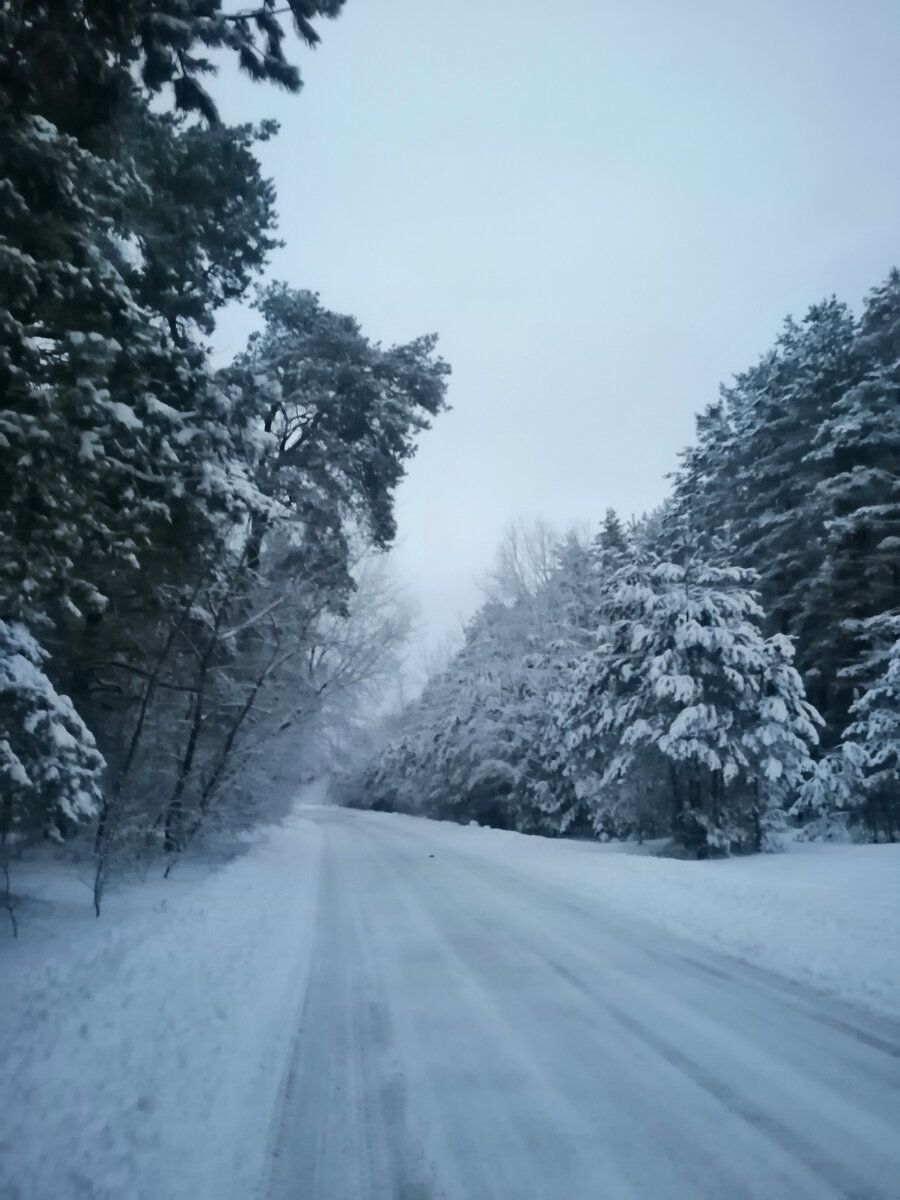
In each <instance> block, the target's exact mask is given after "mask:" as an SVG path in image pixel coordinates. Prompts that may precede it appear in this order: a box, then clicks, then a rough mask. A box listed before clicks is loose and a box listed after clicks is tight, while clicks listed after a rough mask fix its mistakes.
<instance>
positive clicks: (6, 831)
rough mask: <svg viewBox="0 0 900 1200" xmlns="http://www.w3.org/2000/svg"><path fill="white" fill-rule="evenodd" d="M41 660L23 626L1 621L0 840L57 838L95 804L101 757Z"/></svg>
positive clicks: (43, 657) (43, 654) (38, 649)
mask: <svg viewBox="0 0 900 1200" xmlns="http://www.w3.org/2000/svg"><path fill="white" fill-rule="evenodd" d="M46 659H47V653H46V651H45V650H43V649H42V648H41V647H40V646H39V645H38V643H37V642H36V641H35V640H34V638H33V637H32V636H31V634H29V633H28V631H27V630H26V629H25V627H24V626H23V625H21V624H17V623H12V624H9V623H7V622H6V621H0V842H5V841H6V840H7V839H8V838H9V837H11V836H16V835H23V834H30V833H35V832H38V831H39V832H42V833H45V834H50V835H56V836H58V835H59V833H60V832H61V831H68V830H69V829H71V828H72V827H73V826H75V825H76V824H78V823H80V822H83V821H85V820H87V819H89V818H90V817H92V816H93V815H94V814H95V812H96V811H97V808H98V805H99V801H100V777H101V772H102V770H103V766H104V763H103V759H102V757H101V756H100V754H99V753H98V751H97V748H96V746H95V744H94V739H93V737H92V736H91V734H90V733H89V731H88V730H87V728H86V727H85V725H84V722H83V721H82V720H81V718H80V717H79V716H78V714H77V713H76V712H75V709H74V708H73V706H72V702H71V701H70V700H69V699H68V697H67V696H61V695H59V693H58V692H57V691H56V689H55V688H54V686H53V684H52V683H51V682H50V680H49V679H48V678H47V675H46V674H45V672H44V666H45V663H46Z"/></svg>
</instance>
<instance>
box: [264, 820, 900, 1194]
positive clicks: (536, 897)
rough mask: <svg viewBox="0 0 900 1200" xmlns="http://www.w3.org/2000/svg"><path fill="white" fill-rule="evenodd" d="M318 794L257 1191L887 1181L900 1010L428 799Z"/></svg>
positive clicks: (886, 1184)
mask: <svg viewBox="0 0 900 1200" xmlns="http://www.w3.org/2000/svg"><path fill="white" fill-rule="evenodd" d="M308 815H309V819H311V820H315V821H316V822H318V823H319V824H320V825H321V827H322V833H323V843H324V848H323V860H322V872H321V884H320V895H319V904H318V913H317V918H316V920H317V928H316V933H315V944H314V949H313V961H312V969H311V977H310V982H309V988H308V991H307V994H306V998H305V1002H304V1006H303V1010H302V1017H301V1021H300V1027H299V1030H298V1032H297V1036H296V1039H295V1043H294V1050H293V1057H292V1061H291V1063H290V1067H289V1072H288V1078H287V1083H286V1087H285V1093H284V1097H283V1099H282V1103H281V1110H280V1113H279V1116H278V1121H277V1126H276V1130H275V1133H274V1135H273V1155H272V1171H271V1178H270V1180H269V1183H268V1190H267V1192H266V1193H265V1195H266V1196H267V1200H382V1198H384V1200H532V1198H533V1200H744V1198H747V1200H750V1198H751V1197H752V1198H755V1200H837V1198H838V1197H842V1198H846V1197H853V1198H854V1200H864V1198H866V1200H869V1198H871V1200H900V1027H898V1025H897V1024H896V1023H893V1022H890V1021H888V1020H882V1019H880V1018H878V1017H875V1016H872V1015H870V1014H867V1013H865V1012H863V1011H862V1010H857V1009H854V1008H851V1007H849V1006H847V1005H844V1004H841V1003H839V1002H837V1001H832V1000H829V999H827V998H825V997H823V996H821V995H819V994H818V993H815V992H813V991H811V990H807V989H805V988H803V987H801V986H798V985H796V984H793V983H789V982H787V981H785V980H782V979H781V978H780V977H778V976H775V975H770V974H767V973H766V972H763V971H760V970H757V969H755V968H751V967H747V966H744V965H742V964H741V963H739V962H737V961H735V960H733V959H730V958H727V957H724V956H721V955H717V954H714V953H711V952H709V951H707V950H704V949H700V948H698V947H697V946H695V945H693V944H692V943H690V942H687V941H679V940H678V939H676V938H673V937H672V936H671V935H669V934H667V933H663V932H662V931H660V930H657V929H655V928H654V927H653V926H651V925H648V924H644V923H641V922H638V921H632V920H630V919H629V918H627V917H624V916H622V915H621V914H619V913H616V912H614V911H612V910H610V909H608V908H606V907H602V906H600V905H598V904H597V903H595V902H593V901H591V900H589V899H586V898H585V897H583V896H581V895H579V894H578V893H577V892H575V891H569V890H567V889H565V888H563V887H560V886H555V887H552V886H550V885H547V884H544V883H539V882H538V883H536V882H535V881H534V880H532V879H531V878H529V877H528V876H527V875H526V874H524V873H522V872H517V871H515V870H514V869H512V868H510V867H509V866H508V865H507V864H505V863H504V861H503V859H502V857H499V856H498V858H497V860H496V862H492V863H488V864H486V862H485V860H484V859H483V858H482V857H475V856H468V855H466V854H465V853H464V852H462V851H460V850H459V849H458V848H457V847H445V846H444V845H443V844H442V840H441V828H442V827H441V826H440V825H438V824H430V823H428V822H424V821H423V822H422V823H421V825H416V826H413V824H412V823H411V822H410V823H401V822H393V821H391V820H390V819H388V820H378V819H375V818H374V817H372V816H370V815H369V814H365V813H354V812H347V811H340V810H328V809H310V810H309V813H308ZM432 856H433V857H432ZM885 952H886V953H891V952H897V948H896V947H894V948H893V949H892V948H890V947H885Z"/></svg>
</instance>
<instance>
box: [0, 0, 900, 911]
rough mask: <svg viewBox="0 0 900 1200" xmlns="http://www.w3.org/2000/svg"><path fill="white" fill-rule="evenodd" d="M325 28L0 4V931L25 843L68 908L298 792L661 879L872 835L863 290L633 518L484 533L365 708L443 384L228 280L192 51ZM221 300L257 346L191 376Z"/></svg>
mask: <svg viewBox="0 0 900 1200" xmlns="http://www.w3.org/2000/svg"><path fill="white" fill-rule="evenodd" d="M341 7H342V0H290V2H289V4H288V5H287V6H279V7H276V6H275V4H274V3H273V0H263V2H262V3H261V4H259V5H258V6H257V7H249V8H247V9H245V10H241V11H239V12H237V13H235V14H232V15H226V14H224V13H223V12H222V11H221V8H220V5H219V4H218V3H214V2H206V0H161V2H155V3H153V4H147V3H144V2H142V0H115V2H109V0H84V2H83V3H81V4H77V5H72V4H63V3H54V2H50V0H48V2H44V3H40V4H33V3H28V2H26V0H12V2H10V3H6V4H4V5H3V7H2V11H0V62H2V77H3V81H4V82H3V86H2V89H0V145H2V151H3V163H4V168H3V179H2V182H0V323H2V340H0V395H2V410H0V848H2V849H0V853H2V859H0V865H2V867H3V872H4V874H3V876H2V877H0V888H5V891H2V890H0V896H4V897H5V901H4V902H5V904H6V906H7V907H8V908H9V910H10V915H11V916H12V917H13V922H14V921H15V918H14V912H13V906H14V903H15V899H14V884H11V883H10V878H11V874H10V873H11V872H12V875H14V873H15V860H16V857H17V856H19V855H21V854H22V853H23V851H24V850H25V849H27V847H28V846H30V845H34V844H35V843H39V842H43V841H45V840H46V839H51V840H53V841H57V842H69V841H71V842H75V841H78V839H81V844H83V845H85V846H88V847H89V849H90V854H91V856H92V857H91V862H92V864H93V865H92V890H93V902H94V906H95V908H96V910H97V912H98V913H99V912H100V909H101V905H102V902H103V897H104V889H105V887H106V885H107V882H108V881H109V879H110V877H111V875H112V874H113V873H115V872H116V871H120V870H124V869H127V868H128V867H130V866H131V865H133V864H134V863H136V862H144V863H145V862H147V861H148V860H158V861H159V863H160V865H161V866H162V867H163V869H168V867H170V866H171V865H172V863H173V862H175V861H177V860H178V857H179V856H180V855H181V854H183V853H184V851H185V850H187V849H188V848H189V847H192V846H194V845H196V844H197V843H198V842H200V841H202V839H203V838H204V837H206V836H209V835H211V834H215V833H217V832H219V831H221V830H229V829H231V830H233V829H245V828H252V827H253V826H254V825H256V824H259V823H262V822H270V821H272V820H273V819H277V818H278V817H279V816H281V815H282V814H283V813H284V812H285V811H286V810H287V807H288V806H289V804H290V801H291V799H292V795H293V791H294V790H295V785H296V783H297V781H298V780H299V779H301V778H305V777H309V776H310V775H312V774H315V773H317V772H336V773H337V775H338V789H339V794H340V796H341V798H342V799H343V801H344V802H345V803H347V804H351V805H354V806H358V807H369V808H375V809H379V810H389V811H399V812H404V813H416V814H423V815H428V816H434V817H438V818H442V819H449V820H453V821H457V822H462V823H466V822H469V821H476V822H478V823H480V824H487V825H493V826H496V827H499V828H505V829H513V830H518V831H522V832H528V833H538V834H545V835H552V836H556V835H568V836H578V837H588V838H600V839H604V840H608V839H613V838H621V839H645V838H657V837H669V838H671V839H672V843H673V853H682V854H685V855H690V856H693V857H700V858H705V857H708V856H709V855H712V854H727V853H731V852H739V851H760V850H765V849H773V848H776V847H777V845H778V839H779V835H780V834H781V832H782V831H783V830H784V829H786V828H788V827H792V828H799V829H802V830H803V832H804V835H805V836H809V837H836V836H848V835H849V836H853V837H856V838H859V839H863V840H872V841H893V840H894V839H895V838H896V837H897V836H898V833H900V274H898V273H897V272H895V271H891V272H890V273H889V274H888V275H887V278H886V281H885V282H884V283H883V284H881V285H879V286H876V287H875V288H874V289H873V290H872V291H871V293H870V295H869V297H868V300H867V302H866V304H865V306H864V308H863V310H862V311H861V312H860V313H854V312H852V311H851V310H850V309H849V308H848V307H847V306H846V305H845V304H843V303H841V302H840V301H838V300H837V299H828V300H825V301H823V302H821V303H817V304H814V305H813V307H811V308H810V309H809V312H808V313H807V315H806V316H805V317H804V318H803V319H802V320H799V321H794V320H788V321H787V322H786V323H785V326H784V329H783V332H782V333H781V335H780V337H779V338H778V341H777V343H776V345H775V346H774V347H773V348H772V349H771V350H769V351H767V352H765V353H764V354H763V356H762V357H761V358H760V360H759V362H758V363H756V364H755V365H753V366H751V367H749V368H748V369H746V370H743V371H742V372H741V373H739V374H737V375H736V376H735V377H734V379H733V381H732V382H730V383H728V384H726V385H725V386H724V387H723V390H722V392H721V395H720V397H719V399H718V400H717V401H715V402H714V403H710V404H708V405H707V407H705V408H703V411H702V412H701V414H700V416H699V417H698V418H697V434H696V441H695V444H694V445H692V446H691V447H689V448H688V449H686V450H685V451H684V452H683V453H682V455H681V459H680V465H679V466H678V468H677V470H676V471H675V472H674V474H673V477H672V487H671V495H670V498H669V500H668V501H667V502H666V503H665V504H664V505H663V506H662V507H660V508H659V509H658V510H657V511H654V512H651V513H648V514H646V515H644V516H641V517H639V518H636V519H632V518H628V519H624V518H623V517H621V516H619V515H617V514H616V512H615V511H613V510H609V511H607V512H606V514H605V515H602V514H600V513H585V514H584V519H585V521H586V522H587V523H588V524H589V525H590V526H591V532H590V533H589V534H587V535H585V534H582V533H575V532H573V533H570V534H568V535H566V536H562V537H556V536H555V535H553V534H551V533H550V532H549V531H548V529H547V528H546V527H545V526H543V525H542V524H540V523H536V524H534V525H533V526H525V525H520V526H518V527H516V528H514V529H513V530H511V532H510V534H509V536H508V538H507V540H506V541H505V542H504V544H503V545H502V546H501V548H500V553H499V558H498V565H497V568H496V570H495V571H494V573H493V575H492V577H491V579H490V581H489V584H488V587H487V593H488V594H487V599H486V602H485V603H484V605H483V607H482V608H481V609H480V610H479V611H478V612H477V613H476V614H475V616H474V617H473V618H472V619H471V621H470V622H469V624H468V625H467V627H466V629H465V634H464V639H463V644H462V646H461V648H459V649H458V650H457V651H456V652H455V653H453V654H452V655H451V656H450V658H449V661H448V662H446V664H445V665H444V666H442V667H441V669H439V670H437V671H435V672H434V673H433V674H432V675H431V677H430V678H429V680H428V682H427V683H426V685H425V687H424V690H423V691H422V692H421V695H419V696H418V697H417V698H416V699H414V700H413V701H412V702H411V703H409V704H408V705H406V706H405V707H404V708H403V710H402V711H400V712H392V713H390V714H389V715H388V716H387V717H385V716H384V715H383V713H384V702H383V699H382V697H383V693H384V688H385V685H386V684H388V683H391V682H392V681H393V680H394V679H395V678H396V675H397V673H398V671H400V669H401V660H402V652H403V645H404V639H405V637H406V634H407V632H408V625H409V617H408V613H407V610H406V607H405V604H404V602H403V600H402V598H401V597H399V596H398V595H397V594H396V592H395V590H394V588H393V585H392V583H391V580H390V575H389V573H388V572H387V571H386V569H385V565H384V552H385V551H386V550H387V549H388V548H389V547H390V546H391V544H392V542H393V541H394V538H395V535H396V528H395V519H394V511H393V498H394V492H395V489H396V487H397V485H398V484H399V482H400V480H401V479H402V477H403V475H404V469H405V464H406V463H407V462H408V460H409V459H410V457H411V456H412V454H413V453H414V451H415V447H416V443H417V439H418V438H419V437H420V435H424V436H429V435H428V434H427V433H426V431H427V430H428V429H429V426H430V424H431V422H432V419H433V418H435V417H437V416H439V414H440V413H441V411H442V410H443V409H444V408H445V407H446V393H447V387H448V378H449V371H450V368H449V366H448V365H447V364H446V363H445V362H444V361H443V360H442V358H441V357H440V355H439V353H438V350H437V338H436V336H435V335H434V334H432V333H428V332H426V333H423V335H422V336H421V337H418V338H416V339H415V340H413V341H411V342H408V343H406V344H401V345H390V346H384V345H382V344H380V343H378V342H375V341H373V340H370V338H369V337H367V336H366V333H365V331H364V330H363V329H362V328H361V327H360V325H359V323H358V322H357V321H356V320H355V319H354V318H353V317H352V316H347V315H343V314H341V313H337V312H332V311H328V310H327V309H326V308H325V307H323V305H322V304H321V302H320V300H319V298H318V297H317V295H316V293H315V292H313V291H310V290H306V288H307V286H309V285H312V286H314V285H315V281H307V280H289V281H287V282H281V283H266V284H265V285H264V286H259V283H260V280H262V278H263V273H264V269H265V268H266V265H267V262H268V259H269V255H270V254H271V252H272V251H273V250H274V249H275V248H276V247H277V246H278V245H279V241H278V230H277V207H276V205H277V198H276V196H275V192H274V187H273V185H272V184H271V183H270V182H269V181H268V180H267V179H266V178H265V177H264V175H263V172H262V170H261V167H260V164H259V161H258V159H257V157H256V152H255V150H256V147H258V146H259V144H260V143H262V142H265V141H267V140H269V139H271V138H273V137H275V136H276V134H277V127H276V125H275V124H274V122H271V121H263V122H261V123H259V124H256V125H251V124H244V125H236V126H230V125H227V124H225V123H223V122H222V121H221V120H220V119H219V117H218V114H217V109H216V87H217V81H216V77H215V76H216V71H217V69H218V68H219V67H220V66H221V67H223V68H224V67H225V66H227V67H228V68H232V67H236V68H239V69H240V70H241V71H242V72H243V73H244V74H245V75H247V76H249V77H250V78H251V79H253V80H255V81H257V82H258V83H259V85H260V86H261V87H265V86H272V87H279V88H282V89H286V90H288V91H298V90H299V89H300V83H301V81H300V76H299V73H298V71H297V69H296V67H295V66H294V65H293V57H294V54H293V53H292V49H291V47H292V46H293V50H294V51H297V52H298V53H299V52H300V51H301V50H302V49H305V48H311V47H314V46H315V45H316V43H317V42H318V41H319V32H318V28H319V25H320V19H321V18H331V17H335V16H337V15H338V13H339V10H340V9H341ZM298 102H299V103H302V100H300V101H298ZM887 265H888V264H886V268H887ZM811 299H813V298H812V297H811ZM349 300H350V302H351V303H352V297H350V298H349ZM238 302H242V303H245V304H252V305H254V306H255V308H256V310H257V311H258V313H259V316H260V319H261V323H262V327H261V330H260V332H258V333H255V334H253V335H252V336H251V337H250V339H249V341H248V344H247V345H246V348H245V349H244V350H243V351H242V352H241V353H239V354H238V355H237V357H235V358H234V360H233V361H231V362H230V363H227V364H224V365H223V364H219V363H217V362H216V361H215V356H214V354H213V348H212V338H213V334H214V332H215V330H216V323H217V316H218V314H219V313H220V312H221V311H222V310H223V309H224V308H225V306H227V305H233V304H235V303H238ZM735 366H736V367H739V366H740V364H735ZM708 399H709V398H707V397H698V406H702V405H703V404H704V403H705V402H706V401H707V400H708ZM373 713H375V714H380V715H377V718H376V719H375V720H374V722H373V721H372V719H371V718H372V714H373ZM363 725H365V736H362V734H361V730H362V728H363ZM351 745H352V748H353V751H354V752H353V754H352V755H351V754H350V748H351ZM348 759H349V760H350V761H348ZM338 762H340V770H338ZM4 880H5V882H4Z"/></svg>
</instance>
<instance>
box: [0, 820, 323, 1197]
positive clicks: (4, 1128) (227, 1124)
mask: <svg viewBox="0 0 900 1200" xmlns="http://www.w3.org/2000/svg"><path fill="white" fill-rule="evenodd" d="M320 844H321V836H320V831H319V830H318V828H317V827H316V826H315V825H313V824H311V823H310V822H308V821H305V820H303V819H302V816H298V817H296V818H295V819H294V820H293V821H292V822H291V823H289V824H287V825H286V826H285V827H283V828H280V829H277V830H273V831H271V832H270V833H269V835H268V836H267V837H266V839H265V840H263V841H261V842H260V843H258V844H257V845H254V846H253V847H252V848H251V849H250V850H249V852H248V853H247V854H245V855H244V856H242V857H241V858H239V859H237V860H235V861H233V862H231V863H230V864H228V865H227V866H226V867H223V868H222V869H220V870H217V871H215V872H213V873H211V874H206V875H205V877H201V879H200V880H199V881H196V880H192V881H191V882H190V883H189V884H188V885H187V886H186V885H185V884H184V883H182V882H180V881H179V880H178V878H177V876H176V878H175V880H174V885H175V886H174V887H170V888H168V890H167V888H166V885H162V884H156V883H152V884H148V885H147V886H146V887H145V888H143V889H142V888H139V887H138V888H134V889H132V894H130V895H128V896H125V897H123V898H122V900H123V903H122V905H121V907H120V908H119V909H118V910H117V899H118V898H117V897H115V896H110V898H109V900H108V903H107V906H106V911H105V912H104V914H103V915H102V916H101V918H100V920H99V921H94V920H93V918H90V919H87V920H84V921H82V922H79V923H74V924H73V926H72V929H71V930H67V933H69V934H70V935H71V937H67V938H65V939H63V938H62V937H60V936H57V937H56V938H55V939H53V938H52V935H47V934H45V935H44V936H42V935H41V931H40V930H35V931H34V933H35V936H34V938H33V939H32V941H31V943H29V928H28V925H27V924H26V925H25V926H24V927H23V930H22V936H21V937H20V939H19V941H18V942H15V943H14V942H12V941H10V942H9V943H6V942H5V940H4V944H2V945H0V976H2V979H3V989H2V990H3V1025H4V1037H3V1039H2V1043H0V1078H2V1080H3V1081H4V1094H5V1095H6V1096H7V1097H10V1096H11V1095H14V1096H15V1102H14V1103H8V1104H6V1105H5V1106H4V1107H5V1111H4V1117H3V1121H2V1124H0V1195H2V1196H3V1197H5V1198H6V1200H28V1198H30V1197H34V1196H40V1197H41V1198H42V1200H71V1198H73V1197H78V1196H85V1197H91V1200H121V1198H122V1197H124V1196H128V1197H129V1198H132V1200H144V1198H146V1200H161V1198H163V1197H165V1198H166V1200H180V1198H181V1197H185V1198H186V1197H191V1198H192V1200H206V1198H207V1197H208V1198H210V1200H212V1198H213V1197H216V1198H217V1200H218V1198H223V1197H230V1196H234V1197H245V1198H246V1197H249V1196H252V1195H253V1192H254V1188H255V1186H256V1184H257V1181H258V1179H259V1178H260V1175H261V1173H262V1171H263V1170H264V1158H265V1154H266V1147H267V1138H268V1133H269V1126H270V1123H271V1120H272V1116H273V1111H274V1106H275V1103H276V1100H277V1096H278V1093H279V1089H280V1085H281V1079H282V1077H283V1072H284V1063H285V1061H286V1059H287V1058H288V1054H289V1047H290V1043H291V1040H292V1038H293V1036H294V1033H295V1029H296V1025H297V1020H298V1014H299V1009H300V1005H301V1003H302V999H303V993H304V989H305V981H306V973H307V970H308V965H309V954H310V950H311V931H312V929H313V928H314V925H315V905H316V897H317V893H318V872H319V859H320ZM88 904H89V899H88V896H87V894H86V895H85V908H86V909H87V908H88ZM24 1181H27V1185H26V1184H25V1182H24Z"/></svg>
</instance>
